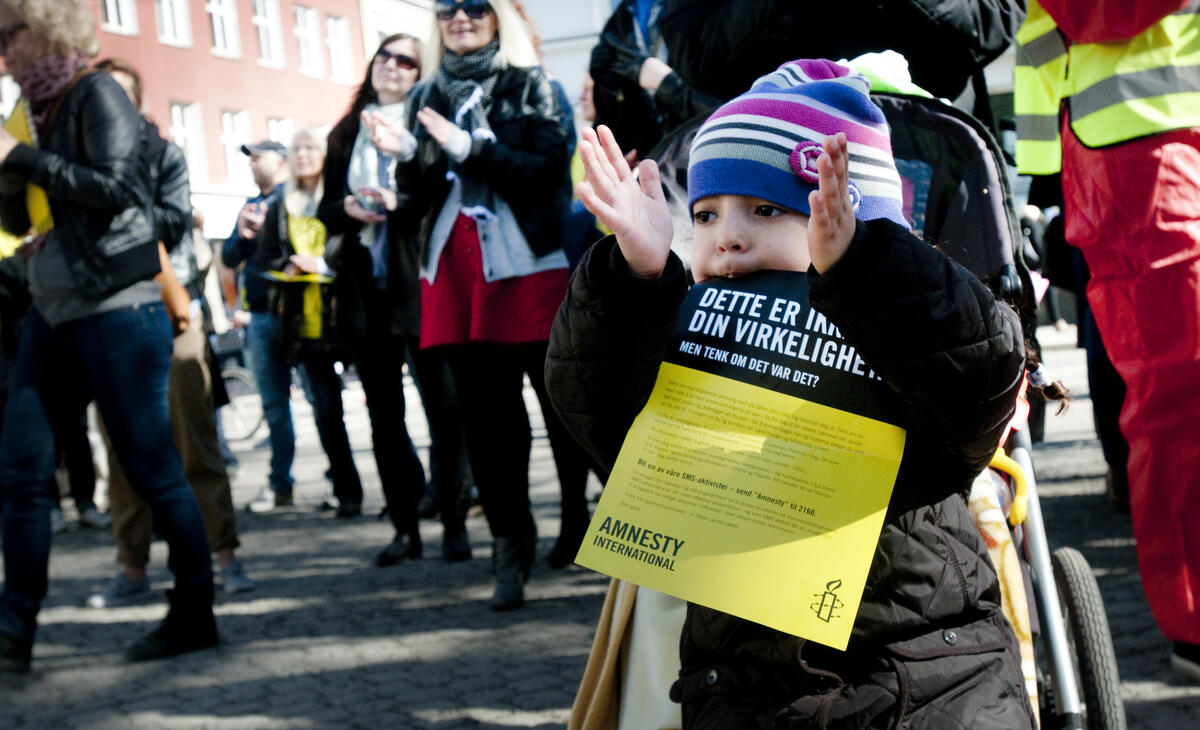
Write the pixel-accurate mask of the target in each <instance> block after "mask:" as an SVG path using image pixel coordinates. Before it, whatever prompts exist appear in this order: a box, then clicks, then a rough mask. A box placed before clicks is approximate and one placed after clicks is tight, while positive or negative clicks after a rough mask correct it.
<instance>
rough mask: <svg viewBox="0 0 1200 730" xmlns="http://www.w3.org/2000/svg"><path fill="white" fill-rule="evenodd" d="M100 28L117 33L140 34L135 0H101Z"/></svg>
mask: <svg viewBox="0 0 1200 730" xmlns="http://www.w3.org/2000/svg"><path fill="white" fill-rule="evenodd" d="M100 30H104V31H108V32H109V33H116V34H117V35H128V36H135V35H137V34H138V19H137V3H136V2H135V0H100Z"/></svg>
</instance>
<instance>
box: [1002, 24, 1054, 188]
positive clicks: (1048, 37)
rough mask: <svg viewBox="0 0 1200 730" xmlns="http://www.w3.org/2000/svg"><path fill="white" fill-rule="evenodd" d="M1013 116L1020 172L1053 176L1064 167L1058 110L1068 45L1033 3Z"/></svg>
mask: <svg viewBox="0 0 1200 730" xmlns="http://www.w3.org/2000/svg"><path fill="white" fill-rule="evenodd" d="M1016 40H1017V63H1016V67H1015V68H1014V69H1013V89H1014V95H1013V111H1014V112H1015V114H1016V122H1017V172H1020V173H1021V174H1026V175H1049V174H1051V173H1055V172H1058V171H1059V169H1060V168H1061V167H1062V145H1061V143H1060V140H1059V136H1058V135H1059V122H1058V111H1059V105H1060V102H1061V100H1062V98H1063V95H1064V94H1063V90H1064V88H1065V84H1066V76H1067V45H1066V42H1065V41H1064V40H1063V37H1062V34H1061V33H1059V32H1058V26H1057V25H1055V23H1054V19H1053V18H1051V17H1050V15H1049V14H1048V13H1046V11H1045V10H1043V9H1042V7H1041V6H1040V5H1039V4H1038V3H1037V0H1030V1H1029V9H1028V14H1027V15H1026V17H1025V22H1024V23H1023V24H1022V25H1021V28H1020V30H1019V31H1017V39H1016Z"/></svg>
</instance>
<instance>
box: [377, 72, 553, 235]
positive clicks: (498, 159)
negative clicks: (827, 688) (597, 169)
mask: <svg viewBox="0 0 1200 730" xmlns="http://www.w3.org/2000/svg"><path fill="white" fill-rule="evenodd" d="M480 104H481V105H483V106H484V108H487V109H488V114H487V119H488V124H489V125H490V126H491V129H492V133H493V134H495V136H496V139H495V140H494V141H486V142H483V144H482V146H481V147H480V148H479V150H478V151H477V152H475V153H473V154H472V155H471V156H470V157H468V158H467V160H466V161H465V162H464V163H463V171H464V172H465V173H467V174H469V175H473V176H475V177H476V178H477V179H479V180H481V181H483V182H484V183H486V184H487V185H488V186H490V187H491V189H492V190H493V191H494V192H495V193H496V194H497V195H499V196H500V197H501V198H503V199H504V201H505V202H506V203H508V206H509V208H511V209H512V212H513V215H514V216H516V219H517V225H518V226H520V228H521V233H522V234H524V236H525V240H526V242H528V244H529V248H530V250H532V251H533V253H534V255H535V256H538V257H541V256H546V255H548V254H551V253H553V252H555V251H558V250H559V249H561V248H562V238H563V219H564V217H565V216H566V214H567V209H568V208H569V207H570V204H571V177H570V175H571V172H570V167H569V163H570V160H568V158H567V131H566V129H565V128H564V127H563V125H562V121H561V119H562V111H561V110H560V108H559V102H558V97H557V96H556V95H555V93H554V89H553V88H552V87H551V86H550V80H549V78H547V76H546V72H545V71H543V70H542V69H541V68H540V67H537V66H534V67H531V68H508V69H505V70H504V71H501V72H500V78H499V79H498V80H497V81H496V86H495V87H494V88H493V90H492V98H491V99H490V100H488V99H484V100H482V101H480ZM426 106H428V107H431V108H432V109H433V110H434V111H436V112H438V113H439V114H441V115H442V116H444V117H447V118H452V116H453V111H454V110H452V109H450V108H449V107H450V104H449V101H448V100H447V99H446V98H445V97H443V96H442V95H441V93H439V92H438V90H437V88H436V86H435V85H434V84H433V83H432V82H425V83H422V84H420V85H418V86H417V87H416V88H414V89H413V90H412V92H410V93H409V118H408V128H409V129H410V130H412V132H413V134H414V135H415V136H416V138H417V153H416V156H415V157H414V158H413V159H412V160H411V161H410V162H407V163H404V164H401V165H397V166H396V185H397V188H398V191H397V196H396V198H397V213H398V216H397V219H398V220H399V221H401V222H402V225H403V227H404V231H406V232H414V231H415V232H417V233H418V235H419V240H420V241H421V244H422V246H426V245H428V242H429V234H430V232H431V230H432V227H433V223H434V221H435V220H436V218H437V214H438V213H439V212H441V208H442V204H443V203H444V202H445V201H446V197H447V196H448V195H449V192H450V182H449V181H448V180H447V179H446V172H447V170H448V169H449V164H448V158H447V157H446V153H445V152H443V151H442V148H441V147H440V146H439V145H438V144H437V142H435V141H434V140H433V138H432V137H430V136H429V133H428V132H426V131H425V128H424V127H423V126H422V125H421V124H420V122H418V121H417V120H416V113H417V111H419V110H420V109H422V108H423V107H426Z"/></svg>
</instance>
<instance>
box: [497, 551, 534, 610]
mask: <svg viewBox="0 0 1200 730" xmlns="http://www.w3.org/2000/svg"><path fill="white" fill-rule="evenodd" d="M521 547H522V546H521V540H520V538H514V537H497V538H496V539H495V540H493V541H492V571H493V572H494V573H495V574H496V592H495V594H493V595H492V602H491V607H492V610H493V611H511V610H513V609H516V608H520V607H521V606H523V605H525V588H524V584H525V577H524V576H526V575H528V571H525V572H524V575H523V574H522V573H523V571H522V568H521V552H522V550H521Z"/></svg>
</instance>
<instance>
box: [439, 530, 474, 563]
mask: <svg viewBox="0 0 1200 730" xmlns="http://www.w3.org/2000/svg"><path fill="white" fill-rule="evenodd" d="M470 559H471V541H470V540H469V539H468V538H467V528H465V527H463V526H462V525H459V526H458V527H457V528H456V527H453V526H451V525H445V526H443V530H442V560H445V561H446V562H447V563H461V562H463V561H466V560H470Z"/></svg>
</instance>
